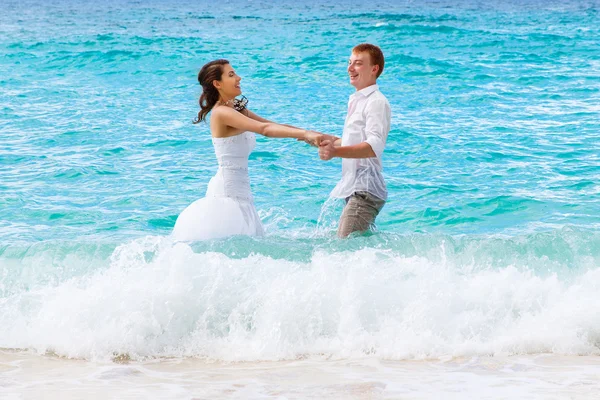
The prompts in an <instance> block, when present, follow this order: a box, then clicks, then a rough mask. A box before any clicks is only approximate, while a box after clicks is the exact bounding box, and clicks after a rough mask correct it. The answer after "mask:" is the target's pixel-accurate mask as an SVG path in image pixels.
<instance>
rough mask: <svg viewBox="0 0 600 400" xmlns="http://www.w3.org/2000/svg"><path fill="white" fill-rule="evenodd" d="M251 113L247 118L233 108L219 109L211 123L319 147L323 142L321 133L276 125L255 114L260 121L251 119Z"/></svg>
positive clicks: (214, 113)
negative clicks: (308, 142) (313, 144)
mask: <svg viewBox="0 0 600 400" xmlns="http://www.w3.org/2000/svg"><path fill="white" fill-rule="evenodd" d="M250 113H251V111H248V116H245V115H244V114H242V113H240V112H238V111H236V110H234V109H232V108H229V107H218V108H216V109H214V110H213V111H212V116H211V123H218V124H223V125H226V126H229V127H231V128H235V129H239V130H241V131H251V132H255V133H258V134H260V135H263V136H266V137H271V138H296V139H301V140H307V141H311V142H313V143H316V144H317V145H318V144H319V143H320V141H321V137H322V134H321V133H318V132H313V131H306V130H304V129H300V128H296V127H293V126H285V125H280V124H276V123H274V122H271V121H268V120H266V119H264V118H261V117H259V116H257V115H256V114H254V113H252V115H254V116H256V117H258V118H260V119H254V118H250V115H251V114H250Z"/></svg>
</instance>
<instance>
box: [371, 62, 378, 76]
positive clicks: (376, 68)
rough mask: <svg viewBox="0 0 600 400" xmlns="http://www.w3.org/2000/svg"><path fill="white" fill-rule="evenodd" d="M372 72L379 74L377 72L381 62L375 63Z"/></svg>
mask: <svg viewBox="0 0 600 400" xmlns="http://www.w3.org/2000/svg"><path fill="white" fill-rule="evenodd" d="M371 72H373V73H374V74H375V75H377V73H378V72H379V64H375V65H373V69H371Z"/></svg>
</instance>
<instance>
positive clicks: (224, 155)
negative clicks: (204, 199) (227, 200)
mask: <svg viewBox="0 0 600 400" xmlns="http://www.w3.org/2000/svg"><path fill="white" fill-rule="evenodd" d="M212 142H213V146H214V148H215V155H216V157H217V162H218V163H219V170H218V171H217V174H216V175H215V176H214V177H213V179H211V181H210V183H209V185H208V190H207V192H206V195H207V196H212V197H231V198H235V199H239V200H252V193H251V192H250V178H249V177H248V156H249V155H250V153H251V152H252V150H253V149H254V146H256V137H255V135H254V133H252V132H243V133H240V134H239V135H235V136H230V137H225V138H213V139H212Z"/></svg>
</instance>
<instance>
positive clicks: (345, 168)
mask: <svg viewBox="0 0 600 400" xmlns="http://www.w3.org/2000/svg"><path fill="white" fill-rule="evenodd" d="M391 115H392V111H391V108H390V103H389V102H388V100H387V99H386V98H385V96H384V95H383V94H382V93H381V92H380V91H379V86H378V85H371V86H368V87H366V88H364V89H362V90H359V91H357V92H355V93H353V94H352V95H351V96H350V99H349V101H348V115H347V116H346V123H345V124H344V133H343V135H342V146H352V145H355V144H360V143H362V142H367V143H369V144H370V145H371V148H372V149H373V152H374V153H375V155H376V157H372V158H343V159H342V179H341V180H340V182H339V183H338V184H337V186H336V187H335V188H334V189H333V191H332V192H331V196H332V197H339V198H346V197H348V196H350V195H351V194H353V193H354V192H359V191H364V192H369V193H370V194H372V195H373V196H375V197H378V198H380V199H381V200H385V199H387V188H386V186H385V181H384V180H383V172H382V171H383V167H382V164H381V156H382V154H383V148H384V147H385V141H386V140H387V137H388V132H389V131H390V120H391Z"/></svg>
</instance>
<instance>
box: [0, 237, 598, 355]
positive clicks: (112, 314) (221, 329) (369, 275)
mask: <svg viewBox="0 0 600 400" xmlns="http://www.w3.org/2000/svg"><path fill="white" fill-rule="evenodd" d="M598 282H600V269H599V268H597V267H595V268H588V269H585V270H581V271H579V272H577V273H576V274H573V275H572V276H570V277H569V278H568V279H559V277H558V276H557V275H556V274H555V273H549V274H544V275H537V274H536V273H535V272H534V271H533V270H530V269H527V268H520V267H516V266H508V267H505V268H487V267H481V268H472V266H468V265H462V264H458V263H456V262H455V261H454V259H448V258H445V257H441V259H438V260H430V259H427V258H424V257H421V256H404V255H402V254H400V253H399V252H396V251H394V250H390V249H383V250H382V249H373V248H363V249H358V250H345V251H339V252H333V253H332V252H325V251H316V252H314V253H313V255H312V257H310V259H309V260H308V261H290V260H285V259H274V258H271V257H269V256H265V255H260V254H250V255H248V256H246V257H243V258H234V257H229V256H227V255H225V254H222V253H218V252H211V251H203V252H194V250H193V248H192V247H190V246H189V245H187V244H185V243H171V242H170V241H169V240H168V239H167V238H161V237H147V238H143V239H139V240H136V241H133V242H131V243H128V244H125V245H122V246H119V247H117V248H116V249H115V251H114V253H113V254H112V256H111V260H110V267H109V268H107V269H103V270H98V271H96V272H95V273H93V274H88V275H85V276H75V277H73V278H71V279H67V280H65V281H63V282H61V283H59V284H56V285H53V286H39V287H37V288H33V289H32V290H29V291H23V292H19V293H17V294H14V295H12V296H8V297H6V298H2V299H0V308H2V310H3V313H2V314H1V315H0V325H1V326H3V327H6V328H5V329H3V330H2V331H1V332H0V346H1V347H5V348H31V349H35V350H36V351H39V352H47V351H52V352H56V353H58V354H60V355H64V356H68V357H77V358H90V359H107V358H111V357H113V356H114V355H116V354H127V355H128V356H129V357H132V358H145V357H166V356H193V357H201V358H207V359H218V360H277V359H294V358H298V357H305V356H314V355H326V356H328V357H333V358H337V357H351V358H352V357H364V356H365V355H369V356H373V355H375V356H377V357H381V358H389V359H413V358H417V359H420V358H444V357H452V356H462V355H476V354H514V353H543V352H554V353H559V354H600V351H599V345H600V330H599V329H598V326H600V301H599V300H598V297H597V295H596V294H597V293H598V290H599V289H600V287H599V286H600V284H599V283H598Z"/></svg>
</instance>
